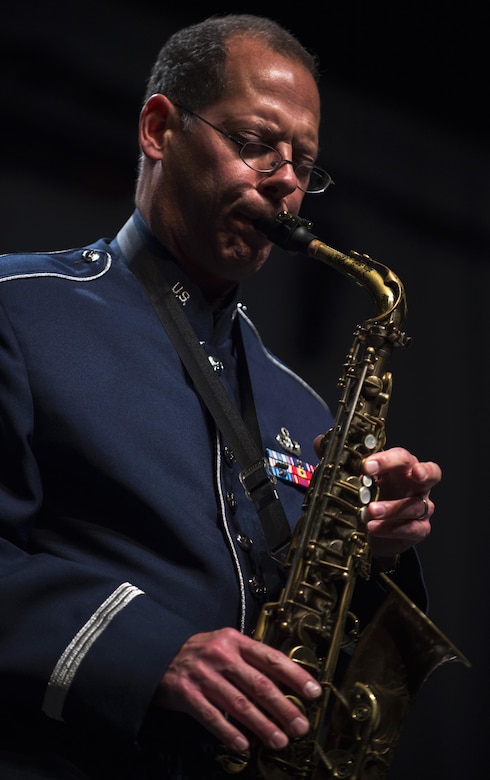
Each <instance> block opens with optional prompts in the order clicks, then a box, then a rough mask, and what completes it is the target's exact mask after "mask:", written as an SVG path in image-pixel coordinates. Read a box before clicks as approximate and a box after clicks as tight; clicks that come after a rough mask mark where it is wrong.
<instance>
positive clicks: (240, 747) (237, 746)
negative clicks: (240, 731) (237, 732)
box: [232, 736, 249, 753]
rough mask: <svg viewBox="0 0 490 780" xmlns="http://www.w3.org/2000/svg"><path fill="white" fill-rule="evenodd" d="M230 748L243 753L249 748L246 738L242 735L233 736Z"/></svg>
mask: <svg viewBox="0 0 490 780" xmlns="http://www.w3.org/2000/svg"><path fill="white" fill-rule="evenodd" d="M232 748H233V750H236V752H237V753H243V752H244V751H245V750H248V748H249V744H248V740H247V739H245V737H243V736H239V737H235V739H234V740H233V744H232Z"/></svg>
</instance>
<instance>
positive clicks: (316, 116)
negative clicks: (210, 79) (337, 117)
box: [220, 38, 320, 132]
mask: <svg viewBox="0 0 490 780" xmlns="http://www.w3.org/2000/svg"><path fill="white" fill-rule="evenodd" d="M226 73H227V82H228V88H227V91H226V95H225V96H223V101H224V102H226V104H228V106H230V105H238V104H240V106H242V108H243V107H245V106H248V107H249V109H250V110H251V111H252V112H259V113H262V112H265V113H266V114H271V115H272V114H274V113H276V114H282V115H284V116H289V117H291V118H294V119H295V121H298V122H300V123H304V124H305V125H307V126H308V127H309V129H310V131H312V132H318V126H319V122H320V96H319V92H318V87H317V85H316V83H315V79H314V78H313V76H312V74H311V73H310V71H309V70H308V69H307V68H306V67H305V66H304V65H303V64H302V63H300V62H297V61H296V60H290V59H288V58H287V57H285V56H283V55H281V54H278V53H277V52H275V51H273V50H272V49H270V48H268V47H267V46H266V45H265V43H264V42H263V41H261V40H259V39H254V38H235V39H232V40H231V41H230V42H229V55H228V59H227V67H226ZM220 102H221V101H220Z"/></svg>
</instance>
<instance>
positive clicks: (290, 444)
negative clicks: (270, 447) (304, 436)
mask: <svg viewBox="0 0 490 780" xmlns="http://www.w3.org/2000/svg"><path fill="white" fill-rule="evenodd" d="M276 441H277V442H279V444H280V445H281V447H282V448H283V449H284V450H286V452H290V453H291V455H301V446H300V443H299V442H298V441H295V440H294V439H292V438H291V435H290V433H289V431H288V429H287V428H281V432H280V433H278V434H277V436H276Z"/></svg>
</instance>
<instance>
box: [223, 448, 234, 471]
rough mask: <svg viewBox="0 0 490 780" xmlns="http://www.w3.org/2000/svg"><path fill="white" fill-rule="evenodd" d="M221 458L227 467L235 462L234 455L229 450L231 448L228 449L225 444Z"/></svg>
mask: <svg viewBox="0 0 490 780" xmlns="http://www.w3.org/2000/svg"><path fill="white" fill-rule="evenodd" d="M223 457H224V459H225V463H226V465H227V466H232V465H233V464H234V462H235V453H234V452H233V450H232V449H231V447H228V445H226V444H225V446H224V447H223Z"/></svg>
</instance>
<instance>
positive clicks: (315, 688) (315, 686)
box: [304, 680, 322, 698]
mask: <svg viewBox="0 0 490 780" xmlns="http://www.w3.org/2000/svg"><path fill="white" fill-rule="evenodd" d="M304 692H305V696H311V697H312V698H314V697H315V696H319V695H320V694H321V692H322V686H321V685H320V684H319V683H317V682H314V681H313V680H308V682H307V683H306V685H305V687H304Z"/></svg>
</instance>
